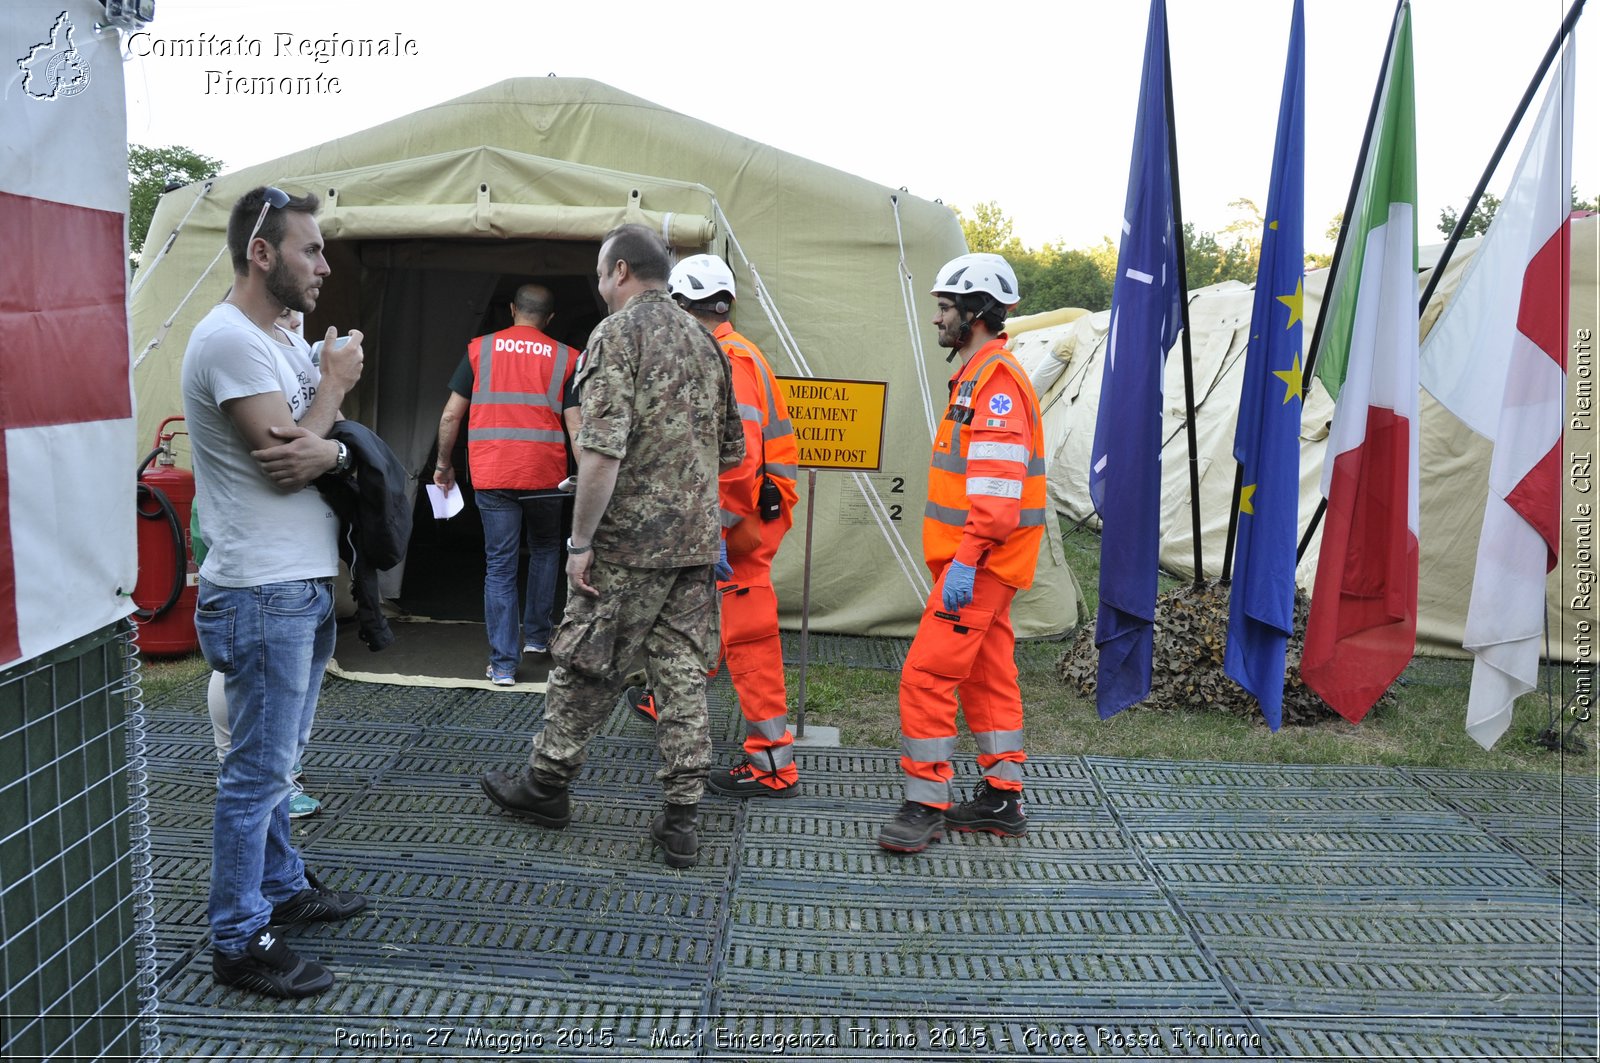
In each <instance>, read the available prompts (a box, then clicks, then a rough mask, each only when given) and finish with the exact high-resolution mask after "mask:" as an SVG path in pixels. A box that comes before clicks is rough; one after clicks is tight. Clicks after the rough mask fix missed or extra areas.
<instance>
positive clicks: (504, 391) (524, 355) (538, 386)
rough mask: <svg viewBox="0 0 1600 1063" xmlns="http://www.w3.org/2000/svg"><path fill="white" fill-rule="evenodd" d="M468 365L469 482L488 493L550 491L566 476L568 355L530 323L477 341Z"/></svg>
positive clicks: (561, 345)
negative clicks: (563, 401) (564, 416)
mask: <svg viewBox="0 0 1600 1063" xmlns="http://www.w3.org/2000/svg"><path fill="white" fill-rule="evenodd" d="M467 356H468V358H470V359H471V360H472V396H471V398H472V408H471V411H470V412H469V413H468V415H467V459H468V461H469V462H471V465H472V485H473V487H478V488H489V489H491V490H537V489H540V488H553V487H555V486H556V484H558V483H560V482H561V481H562V480H563V479H564V478H565V477H566V475H567V443H566V433H565V432H564V431H563V430H562V427H561V393H562V390H563V389H564V388H565V387H566V383H567V380H568V379H569V378H570V377H571V376H572V370H573V363H574V362H575V361H576V359H574V358H573V357H572V351H571V349H570V348H568V347H567V345H566V344H564V343H557V342H556V341H555V340H553V339H551V338H550V337H549V336H546V335H545V334H544V333H543V332H540V331H539V330H538V329H536V328H533V327H532V326H530V325H512V326H511V327H510V328H508V329H505V330H503V331H501V332H495V333H492V334H490V335H488V336H479V337H478V338H477V339H475V340H473V341H472V343H471V344H470V345H469V346H468V347H467Z"/></svg>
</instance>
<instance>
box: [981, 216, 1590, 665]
mask: <svg viewBox="0 0 1600 1063" xmlns="http://www.w3.org/2000/svg"><path fill="white" fill-rule="evenodd" d="M1597 233H1600V216H1595V215H1590V216H1588V217H1582V218H1577V219H1575V220H1574V222H1573V226H1572V279H1571V292H1572V299H1571V308H1572V309H1571V321H1570V330H1571V332H1572V334H1573V336H1574V337H1575V339H1574V346H1573V352H1574V353H1573V354H1572V355H1571V356H1570V358H1569V362H1568V377H1567V380H1568V406H1569V417H1568V432H1567V459H1566V462H1565V465H1564V468H1565V469H1567V470H1569V471H1570V472H1571V475H1570V476H1569V477H1567V485H1566V495H1567V497H1566V500H1565V503H1564V506H1563V522H1562V528H1563V535H1564V539H1563V549H1562V560H1561V563H1560V564H1558V565H1557V566H1556V568H1555V570H1554V571H1552V572H1551V573H1550V576H1549V581H1548V584H1547V592H1546V601H1547V617H1548V624H1549V632H1550V656H1551V657H1552V659H1555V660H1560V661H1572V660H1575V659H1577V653H1576V647H1577V645H1578V643H1577V642H1575V641H1574V636H1576V635H1580V634H1583V633H1584V632H1585V630H1586V629H1584V628H1582V627H1580V623H1585V624H1586V623H1591V622H1592V620H1593V609H1592V606H1591V605H1589V604H1588V602H1589V599H1588V596H1587V595H1586V594H1584V593H1581V592H1583V591H1584V590H1585V583H1584V582H1583V580H1584V576H1585V574H1587V577H1588V579H1589V580H1591V581H1592V578H1593V549H1594V541H1593V522H1592V520H1591V521H1589V522H1588V523H1587V525H1586V524H1585V522H1584V521H1583V520H1581V519H1575V518H1578V517H1579V514H1580V512H1581V510H1580V508H1579V507H1580V505H1581V504H1582V503H1589V504H1591V505H1592V504H1593V493H1592V476H1593V474H1592V472H1591V471H1589V469H1588V464H1589V462H1590V461H1591V456H1592V454H1593V453H1594V438H1595V437H1594V423H1595V422H1594V417H1593V414H1592V411H1593V387H1594V367H1593V339H1592V338H1593V336H1594V335H1595V332H1596V330H1597V327H1600V326H1597V322H1596V310H1597V308H1600V279H1597V276H1596V264H1597V262H1600V249H1597V246H1596V239H1597ZM1473 243H1475V241H1474V242H1473ZM1474 250H1475V248H1474V247H1473V246H1470V245H1468V244H1464V245H1463V246H1462V248H1461V249H1460V250H1459V251H1458V252H1457V254H1456V255H1455V256H1454V257H1453V258H1452V260H1451V262H1450V263H1449V265H1448V266H1447V267H1446V269H1445V273H1444V276H1443V278H1441V281H1440V284H1439V288H1438V290H1437V291H1436V292H1435V294H1434V297H1433V299H1432V301H1431V302H1430V303H1429V306H1428V311H1427V313H1426V314H1425V315H1424V317H1423V319H1422V322H1421V328H1422V334H1423V335H1424V336H1426V334H1427V330H1428V329H1429V328H1430V327H1431V326H1432V324H1433V322H1434V321H1435V320H1436V319H1437V318H1438V316H1439V314H1440V312H1442V310H1443V308H1444V306H1446V305H1447V304H1448V302H1449V300H1450V298H1451V297H1452V296H1453V295H1454V293H1455V290H1456V288H1457V286H1458V284H1459V282H1460V280H1461V277H1462V276H1463V274H1464V273H1465V271H1466V269H1467V266H1468V264H1469V263H1470V262H1471V258H1472V253H1473V251H1474ZM1433 251H1434V254H1433V255H1432V256H1430V257H1427V258H1425V259H1424V264H1427V263H1429V262H1431V261H1436V260H1437V251H1438V249H1437V248H1435V249H1433ZM1327 277H1328V273H1327V271H1326V270H1318V271H1315V272H1312V273H1309V274H1307V276H1306V280H1305V319H1306V325H1305V336H1306V342H1307V343H1309V342H1310V338H1311V335H1312V331H1313V329H1314V328H1315V326H1316V320H1317V315H1318V313H1319V311H1320V309H1321V305H1322V296H1323V290H1324V287H1325V285H1326V282H1327ZM1427 278H1428V273H1427V272H1424V273H1422V274H1421V275H1419V277H1418V292H1419V294H1420V292H1421V290H1422V287H1423V285H1424V284H1425V283H1426V281H1427ZM1252 300H1253V295H1252V291H1251V289H1250V287H1249V286H1248V285H1244V284H1240V283H1238V282H1233V281H1230V282H1227V283H1225V284H1220V285H1214V286H1212V287H1209V288H1203V289H1200V290H1198V291H1195V292H1191V293H1190V298H1189V320H1190V328H1191V329H1192V336H1191V340H1190V348H1191V351H1192V355H1193V363H1194V381H1195V393H1196V394H1195V401H1196V404H1197V408H1196V412H1195V431H1196V436H1197V440H1198V450H1199V472H1200V496H1201V498H1200V513H1201V528H1200V542H1201V550H1202V563H1203V565H1204V568H1205V572H1206V575H1207V576H1208V577H1212V578H1215V577H1216V576H1218V575H1219V574H1220V573H1221V571H1222V563H1223V553H1224V548H1225V543H1226V540H1227V531H1228V511H1229V502H1230V498H1231V495H1232V491H1233V478H1234V461H1233V434H1234V426H1235V424H1236V422H1237V420H1238V412H1239V410H1238V407H1239V393H1240V389H1241V386H1242V384H1243V380H1244V355H1245V347H1246V345H1247V343H1248V340H1249V328H1250V311H1251V304H1252ZM1109 318H1110V315H1109V313H1106V312H1101V313H1098V314H1089V315H1082V316H1076V317H1074V318H1073V319H1072V320H1071V321H1068V322H1063V323H1049V322H1046V321H1041V325H1042V326H1043V327H1040V328H1035V329H1030V330H1028V331H1023V332H1019V334H1018V335H1017V336H1016V337H1015V340H1014V343H1013V347H1014V349H1015V350H1016V351H1017V352H1018V354H1019V356H1020V357H1021V360H1022V361H1023V363H1024V365H1026V366H1027V367H1028V369H1029V373H1030V375H1031V376H1032V378H1033V380H1034V385H1035V387H1036V388H1037V389H1038V390H1039V393H1040V396H1041V404H1042V405H1043V407H1044V410H1045V434H1046V436H1047V443H1048V447H1049V450H1048V452H1047V453H1048V454H1049V459H1050V497H1051V500H1052V502H1053V503H1054V504H1055V506H1056V508H1057V510H1058V511H1059V512H1060V513H1061V515H1062V516H1063V517H1064V518H1065V519H1068V520H1073V521H1078V520H1085V521H1089V522H1090V523H1091V524H1094V525H1096V526H1097V524H1098V521H1097V518H1095V516H1094V512H1093V507H1092V505H1091V504H1090V501H1089V449H1090V446H1091V445H1092V443H1093V440H1094V424H1095V417H1096V414H1097V411H1098V409H1099V404H1100V376H1101V370H1102V368H1103V363H1104V356H1105V345H1106V330H1107V328H1108V326H1109ZM1583 330H1587V332H1586V333H1585V332H1584V331H1583ZM1584 335H1587V336H1588V337H1590V339H1589V340H1588V342H1587V343H1583V342H1581V341H1580V340H1579V339H1578V337H1582V336H1584ZM1585 352H1587V354H1586V353H1585ZM1180 353H1181V347H1174V348H1173V351H1172V353H1171V354H1170V355H1169V356H1168V359H1167V367H1166V376H1165V380H1164V389H1165V390H1164V410H1163V426H1164V427H1163V436H1164V439H1165V441H1166V442H1165V447H1164V449H1163V450H1162V476H1161V479H1162V491H1161V501H1162V511H1161V564H1162V566H1163V567H1164V568H1166V569H1167V570H1168V571H1171V572H1174V573H1178V574H1180V575H1184V576H1193V574H1194V535H1193V532H1192V530H1191V522H1190V517H1189V497H1190V490H1189V470H1188V443H1187V440H1186V438H1185V432H1184V418H1185V414H1184V394H1183V368H1182V359H1181V357H1180ZM1421 410H1422V437H1421V444H1422V450H1421V497H1420V499H1419V502H1420V509H1421V520H1422V526H1421V529H1420V531H1421V547H1422V557H1421V570H1420V573H1419V584H1420V585H1419V592H1418V610H1419V616H1418V622H1417V646H1418V651H1419V652H1421V653H1426V654H1433V655H1441V656H1451V655H1460V654H1462V653H1463V650H1462V649H1461V639H1462V636H1463V633H1464V631H1465V627H1466V617H1467V606H1468V603H1469V602H1470V600H1471V594H1472V580H1473V571H1474V568H1475V566H1476V563H1477V550H1478V529H1479V526H1480V525H1481V524H1482V521H1483V509H1484V502H1485V499H1486V498H1487V494H1488V475H1489V458H1490V454H1491V452H1492V449H1493V448H1492V445H1491V444H1490V443H1489V442H1488V441H1487V440H1485V439H1483V438H1482V437H1480V436H1477V435H1475V434H1474V433H1473V432H1472V431H1471V429H1469V428H1467V427H1466V426H1465V425H1464V424H1462V423H1461V422H1460V421H1459V420H1457V419H1456V418H1455V417H1454V416H1453V415H1452V414H1451V413H1450V412H1449V411H1448V410H1446V409H1445V408H1444V407H1442V406H1440V405H1439V404H1438V403H1437V402H1436V401H1434V399H1433V397H1432V396H1431V395H1429V394H1428V393H1427V392H1426V391H1424V392H1422V396H1421ZM1332 418H1333V403H1332V401H1331V400H1330V399H1329V397H1328V394H1327V392H1326V391H1324V390H1323V388H1322V385H1321V383H1320V382H1317V383H1315V384H1314V385H1313V387H1312V391H1311V394H1310V396H1309V397H1308V399H1307V401H1306V404H1305V410H1304V414H1303V416H1302V420H1301V434H1300V527H1301V528H1302V529H1304V528H1306V527H1307V526H1308V525H1309V523H1310V521H1311V518H1312V515H1313V513H1314V512H1315V511H1316V509H1317V505H1318V502H1319V501H1320V499H1321V497H1322V496H1321V478H1322V459H1323V453H1324V451H1325V449H1326V446H1327V436H1328V425H1329V422H1330V421H1331V420H1332ZM1320 545H1321V537H1320V529H1319V534H1318V535H1316V536H1314V537H1313V538H1312V540H1311V543H1310V545H1309V547H1308V549H1307V551H1306V554H1305V556H1304V558H1303V559H1302V561H1301V563H1300V566H1299V570H1298V573H1297V576H1298V578H1299V581H1300V584H1301V586H1303V587H1304V588H1305V589H1306V590H1307V591H1308V592H1309V591H1310V590H1311V589H1312V582H1313V580H1314V578H1315V576H1316V564H1317V551H1318V547H1319V546H1320ZM1587 587H1588V589H1592V582H1590V583H1588V584H1587ZM1158 621H1159V617H1158Z"/></svg>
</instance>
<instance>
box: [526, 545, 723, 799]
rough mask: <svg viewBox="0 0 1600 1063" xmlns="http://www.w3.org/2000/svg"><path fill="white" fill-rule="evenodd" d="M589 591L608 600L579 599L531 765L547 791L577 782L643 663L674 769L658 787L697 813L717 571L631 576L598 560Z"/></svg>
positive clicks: (660, 741) (564, 631)
mask: <svg viewBox="0 0 1600 1063" xmlns="http://www.w3.org/2000/svg"><path fill="white" fill-rule="evenodd" d="M589 582H590V583H591V584H593V585H594V588H595V589H596V590H598V591H599V592H600V594H599V597H590V596H589V595H587V594H582V593H579V592H578V591H573V592H572V593H571V595H570V596H569V597H568V599H567V611H566V615H565V616H563V617H562V619H561V625H560V626H559V627H558V628H556V633H555V637H554V639H552V640H551V643H550V654H551V656H552V657H553V658H554V660H555V667H554V668H552V669H551V671H550V685H549V687H548V689H547V691H546V693H545V719H544V730H542V731H540V732H539V734H538V735H536V736H535V737H534V740H533V752H532V753H531V754H530V755H529V757H528V764H529V765H530V766H531V767H532V768H533V771H534V774H535V775H538V776H540V777H542V778H544V779H546V780H547V781H550V782H556V781H560V782H567V781H570V780H571V779H572V777H573V776H575V775H576V774H577V773H578V769H579V768H580V767H582V766H583V760H584V754H585V750H586V748H587V746H588V744H589V740H590V739H591V738H593V737H594V735H595V732H596V731H598V730H599V729H600V726H601V724H603V723H604V722H605V720H606V717H607V716H609V715H610V714H611V710H612V709H614V708H615V707H616V704H617V699H618V698H619V697H620V696H621V694H622V688H623V685H624V679H625V677H626V676H627V674H628V673H629V672H630V671H632V670H633V669H634V668H635V667H636V662H637V661H638V660H639V659H640V657H641V656H642V657H643V658H644V661H645V670H646V672H647V673H648V674H649V676H650V688H651V690H652V691H653V692H654V694H655V699H656V713H657V715H658V717H659V720H658V723H657V725H656V744H657V748H658V749H659V750H660V752H661V759H662V761H663V763H664V765H665V766H664V767H663V768H662V769H661V771H659V772H657V773H656V778H657V779H658V780H659V781H660V783H661V789H662V791H663V793H664V794H665V796H666V800H667V803H668V804H674V805H689V804H694V803H696V802H698V801H699V800H700V795H701V793H702V792H703V791H704V789H705V780H706V771H707V770H708V769H709V768H710V766H711V728H710V725H709V724H708V723H707V720H706V673H707V672H709V671H710V670H711V669H712V667H713V666H715V664H716V662H717V650H718V645H719V641H720V631H721V624H720V618H719V615H718V602H717V588H716V582H715V577H714V576H713V574H712V569H711V566H710V565H700V566H697V567H694V568H630V567H628V566H626V565H618V564H614V563H613V564H608V563H606V561H605V560H604V559H602V558H599V557H596V558H595V560H594V564H593V566H592V567H591V568H590V570H589Z"/></svg>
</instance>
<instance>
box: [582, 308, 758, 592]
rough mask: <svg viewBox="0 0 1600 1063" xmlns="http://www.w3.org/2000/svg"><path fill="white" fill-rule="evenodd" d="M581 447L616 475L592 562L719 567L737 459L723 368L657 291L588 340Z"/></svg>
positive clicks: (715, 352) (735, 412) (704, 339)
mask: <svg viewBox="0 0 1600 1063" xmlns="http://www.w3.org/2000/svg"><path fill="white" fill-rule="evenodd" d="M577 380H578V383H579V385H580V386H581V388H582V393H583V429H582V431H581V432H580V433H579V437H578V445H579V446H581V447H583V448H584V449H585V450H592V451H595V452H597V453H600V454H605V455H607V456H609V457H613V458H617V459H619V460H620V462H621V464H620V466H619V468H618V470H617V486H616V490H615V491H614V492H613V493H612V495H611V502H610V504H609V505H608V506H607V507H606V511H605V513H604V515H602V516H601V518H600V526H599V528H597V529H596V531H595V536H594V545H595V549H596V550H600V551H603V552H604V553H605V555H606V557H607V559H608V560H611V561H615V562H617V563H619V564H623V565H631V566H633V567H635V568H687V567H689V566H692V565H709V564H712V563H713V562H715V561H716V559H717V540H718V538H719V536H720V530H719V529H720V524H719V522H718V514H717V475H718V468H719V463H721V462H737V461H739V460H741V459H742V458H743V457H744V427H743V425H742V424H741V423H740V420H739V407H738V404H737V403H736V402H735V400H734V397H733V377H732V374H731V372H730V370H729V368H728V360H727V359H726V358H725V357H723V355H722V350H721V348H719V347H718V346H717V342H716V340H714V339H712V338H711V333H709V332H707V331H706V330H705V328H704V327H703V326H701V324H700V323H699V322H698V321H696V320H695V319H694V318H692V317H690V316H689V315H688V314H686V313H684V311H682V310H681V309H679V308H678V306H677V304H676V303H674V302H673V301H672V298H671V296H669V295H668V294H667V293H666V291H665V290H664V289H652V290H649V291H644V292H640V293H639V294H638V295H635V296H634V297H633V298H632V299H629V300H628V303H627V305H626V306H624V307H623V308H622V309H621V310H619V311H617V312H616V313H615V314H612V315H611V316H610V317H608V318H606V319H605V320H604V321H602V322H601V323H600V325H599V327H597V328H596V329H595V330H594V334H593V335H591V336H590V337H589V348H588V351H587V352H586V353H585V355H584V359H583V363H582V366H581V367H580V368H579V370H578V377H577Z"/></svg>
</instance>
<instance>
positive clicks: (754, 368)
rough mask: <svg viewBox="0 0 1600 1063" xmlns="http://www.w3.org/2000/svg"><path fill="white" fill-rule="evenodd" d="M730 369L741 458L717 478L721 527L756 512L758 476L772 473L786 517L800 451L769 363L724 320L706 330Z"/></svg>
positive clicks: (794, 496) (791, 505)
mask: <svg viewBox="0 0 1600 1063" xmlns="http://www.w3.org/2000/svg"><path fill="white" fill-rule="evenodd" d="M711 334H712V335H713V336H715V337H716V339H717V342H718V343H719V344H721V345H722V349H723V351H724V352H725V353H726V354H727V356H728V362H729V364H730V365H731V366H732V367H733V396H734V399H735V401H737V402H738V404H739V418H740V420H742V421H743V422H744V461H743V462H741V463H740V464H739V467H738V468H736V469H729V470H728V471H727V472H725V473H723V474H722V475H721V476H720V477H719V478H718V480H717V492H718V496H719V504H720V506H721V509H722V526H723V528H725V529H726V528H732V527H734V526H735V525H737V524H739V523H740V522H741V521H743V520H744V519H745V518H747V517H750V516H752V515H754V514H755V512H756V496H757V494H758V493H759V491H760V490H761V477H762V475H763V474H765V475H767V476H770V477H772V479H773V480H774V482H776V483H777V485H778V490H779V492H780V493H781V494H782V496H783V512H784V515H785V516H787V515H788V514H789V512H790V511H791V510H792V509H794V504H795V500H796V499H797V498H798V497H799V495H798V494H797V492H796V491H795V485H794V482H795V477H797V476H798V475H799V464H800V450H799V447H798V445H797V444H796V443H795V439H794V425H793V424H792V423H791V422H790V421H789V407H788V405H787V404H786V403H785V402H784V401H783V393H782V392H781V391H779V390H778V385H777V383H776V381H774V380H773V377H772V367H771V366H769V365H767V360H766V358H764V357H763V356H762V354H761V351H760V349H759V348H757V347H756V345H755V344H753V343H751V342H750V341H749V340H748V339H746V338H745V337H744V336H741V335H740V334H739V333H737V332H735V331H734V330H733V326H732V325H731V324H729V323H728V322H726V321H724V322H722V323H721V324H719V325H718V326H717V327H716V329H715V331H713V332H712V333H711Z"/></svg>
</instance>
